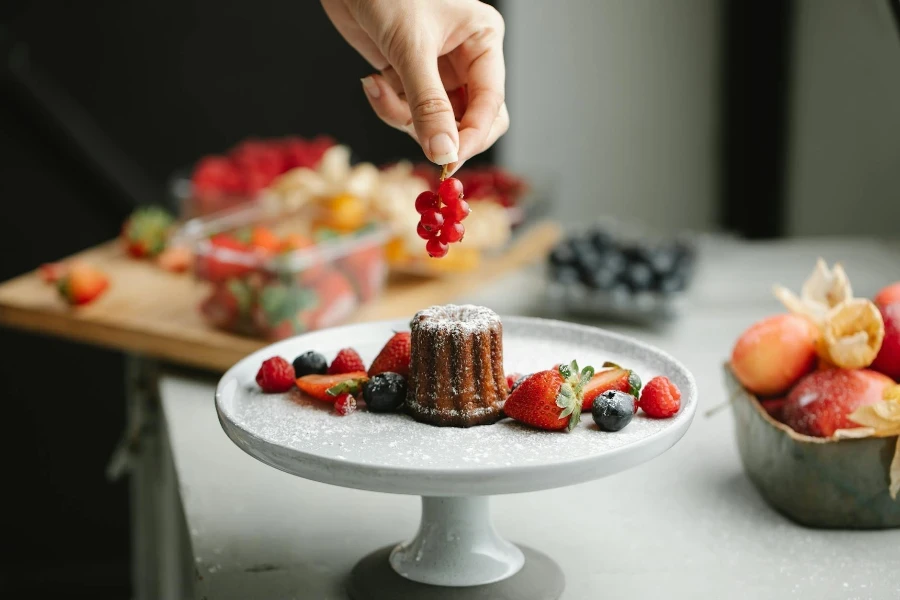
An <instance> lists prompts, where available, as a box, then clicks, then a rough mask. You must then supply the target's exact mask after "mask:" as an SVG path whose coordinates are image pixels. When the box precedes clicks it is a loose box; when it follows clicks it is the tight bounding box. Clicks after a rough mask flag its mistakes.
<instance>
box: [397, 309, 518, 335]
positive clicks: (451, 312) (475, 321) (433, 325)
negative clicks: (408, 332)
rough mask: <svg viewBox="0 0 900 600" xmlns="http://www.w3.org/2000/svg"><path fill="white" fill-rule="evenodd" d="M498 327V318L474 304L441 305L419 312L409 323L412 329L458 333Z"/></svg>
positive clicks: (492, 312)
mask: <svg viewBox="0 0 900 600" xmlns="http://www.w3.org/2000/svg"><path fill="white" fill-rule="evenodd" d="M496 325H500V317H499V316H498V315H497V313H495V312H494V311H492V310H491V309H489V308H485V307H484V306H475V305H474V304H443V305H439V306H432V307H430V308H426V309H424V310H420V311H419V312H417V313H416V315H415V316H414V317H413V318H412V320H411V321H410V324H409V326H410V327H411V328H413V329H415V328H416V327H423V328H428V329H440V330H450V331H453V330H455V331H460V332H475V331H485V330H486V329H490V328H491V327H493V326H496Z"/></svg>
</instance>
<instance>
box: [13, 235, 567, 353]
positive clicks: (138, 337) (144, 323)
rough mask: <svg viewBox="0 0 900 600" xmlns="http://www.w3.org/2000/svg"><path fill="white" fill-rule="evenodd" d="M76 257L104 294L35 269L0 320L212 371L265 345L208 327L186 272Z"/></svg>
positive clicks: (450, 293) (472, 283)
mask: <svg viewBox="0 0 900 600" xmlns="http://www.w3.org/2000/svg"><path fill="white" fill-rule="evenodd" d="M561 233H562V232H561V228H560V226H559V225H558V224H556V223H554V222H552V221H543V222H539V223H536V224H534V225H533V226H531V227H530V228H529V229H528V230H527V231H523V232H522V233H521V234H519V235H518V236H517V237H516V239H515V241H514V242H513V243H512V244H511V245H510V247H509V249H508V250H507V251H506V252H505V253H503V254H501V255H498V256H496V257H491V258H488V259H485V260H484V261H483V262H482V265H481V267H480V268H479V269H478V270H477V271H475V272H472V273H465V274H458V275H448V276H443V277H440V278H421V277H410V276H392V277H391V279H390V280H389V281H388V285H387V288H386V289H385V291H384V293H383V294H382V296H381V297H380V298H379V299H377V300H375V301H374V302H372V303H370V304H368V305H366V306H363V307H361V308H360V309H359V310H358V311H357V313H356V314H355V315H354V317H353V319H352V320H351V321H352V322H357V321H358V322H362V321H375V320H380V319H391V318H400V317H404V316H411V315H412V314H413V313H415V312H416V311H417V310H419V309H420V308H423V307H426V306H430V305H432V304H444V303H447V302H451V301H453V300H454V299H455V298H459V297H460V296H462V295H464V294H466V293H467V292H469V291H471V290H474V289H477V288H478V287H480V286H482V285H485V284H488V283H490V282H491V281H492V280H494V279H496V278H497V277H500V276H502V275H504V274H506V273H509V272H511V271H514V270H516V269H519V268H521V267H524V266H526V265H528V264H532V263H534V262H537V261H540V260H541V259H543V257H544V256H545V255H546V253H547V252H548V251H549V250H550V249H551V248H552V247H553V245H554V244H556V242H557V241H558V240H559V239H560V236H561ZM76 256H77V257H78V258H80V259H83V260H85V261H86V262H90V263H92V264H94V265H96V266H97V267H99V268H101V269H102V270H104V271H105V272H106V273H107V274H108V275H109V276H110V281H111V285H110V288H109V290H108V291H107V292H106V293H105V294H104V295H103V296H101V297H100V298H99V299H97V300H96V301H95V302H93V303H91V304H89V305H87V306H83V307H77V308H72V307H69V306H68V305H66V304H65V303H64V302H63V301H62V299H61V298H60V297H59V296H58V294H57V293H56V290H55V289H54V288H53V286H50V285H48V284H46V283H44V282H43V281H42V280H41V278H40V276H39V275H38V273H37V272H31V273H26V274H25V275H22V276H20V277H17V278H15V279H11V280H10V281H7V282H5V283H3V284H0V324H4V325H7V326H10V327H15V328H19V329H25V330H29V331H35V332H40V333H44V334H49V335H53V336H56V337H62V338H67V339H70V340H75V341H81V342H86V343H91V344H96V345H100V346H105V347H108V348H113V349H117V350H123V351H128V352H135V353H139V354H143V355H146V356H152V357H155V358H159V359H163V360H166V361H169V362H172V363H176V364H182V365H187V366H192V367H201V368H204V369H211V370H214V371H224V370H226V369H227V368H229V367H230V366H231V365H233V364H234V363H235V362H237V361H238V360H239V359H241V358H242V357H244V356H246V355H247V354H249V353H251V352H253V351H255V350H257V349H259V348H261V347H262V346H264V345H265V342H263V341H261V340H256V339H252V338H247V337H241V336H237V335H232V334H229V333H225V332H222V331H217V330H215V329H213V328H211V327H209V326H208V325H207V324H206V323H205V322H204V321H203V318H202V316H201V315H200V312H199V310H198V308H197V307H198V305H199V304H200V301H201V300H202V299H203V298H204V296H205V293H206V287H205V286H204V284H203V283H201V282H198V281H196V280H194V279H193V278H192V277H191V276H190V275H189V274H185V275H176V274H172V273H169V272H166V271H163V270H162V269H160V268H158V267H156V266H155V265H153V264H151V263H148V262H142V261H138V260H134V259H131V258H129V257H128V256H126V255H125V254H124V253H123V252H122V249H121V246H120V245H119V244H118V243H117V242H115V241H112V242H108V243H106V244H103V245H101V246H97V247H96V248H91V249H89V250H86V251H84V252H82V253H80V254H78V255H76ZM73 258H74V257H73Z"/></svg>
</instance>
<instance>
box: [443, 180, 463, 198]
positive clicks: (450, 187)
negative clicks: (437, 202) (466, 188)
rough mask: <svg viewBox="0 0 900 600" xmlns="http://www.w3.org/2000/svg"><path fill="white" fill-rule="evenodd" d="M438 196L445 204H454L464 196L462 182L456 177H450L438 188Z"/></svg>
mask: <svg viewBox="0 0 900 600" xmlns="http://www.w3.org/2000/svg"><path fill="white" fill-rule="evenodd" d="M438 195H439V196H440V197H441V200H443V202H444V204H453V203H455V202H456V201H457V200H459V199H460V198H462V195H463V185H462V182H461V181H460V180H459V179H457V178H456V177H448V178H447V179H445V180H443V181H442V182H441V185H439V186H438Z"/></svg>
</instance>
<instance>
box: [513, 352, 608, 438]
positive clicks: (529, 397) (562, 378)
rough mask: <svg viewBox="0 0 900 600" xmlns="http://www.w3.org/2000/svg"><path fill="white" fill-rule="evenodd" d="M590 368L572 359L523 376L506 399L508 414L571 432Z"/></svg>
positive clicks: (537, 424) (540, 427)
mask: <svg viewBox="0 0 900 600" xmlns="http://www.w3.org/2000/svg"><path fill="white" fill-rule="evenodd" d="M593 375H594V369H592V368H591V367H585V369H584V370H579V369H578V364H577V363H576V362H574V361H573V362H572V364H571V365H569V366H561V367H560V368H559V369H557V370H548V371H539V372H537V373H534V374H533V375H529V376H528V377H526V378H525V379H524V380H523V381H522V382H521V383H519V385H518V387H516V390H515V391H514V392H513V393H512V394H510V395H509V398H507V399H506V404H505V405H504V407H503V410H504V412H505V413H506V415H507V416H508V417H511V418H513V419H515V420H516V421H520V422H522V423H525V424H527V425H531V426H532V427H537V428H539V429H546V430H550V431H563V430H565V431H571V430H572V428H573V427H575V425H577V424H578V421H579V419H580V417H581V411H580V410H579V408H580V407H581V405H582V402H583V396H584V386H585V385H586V384H587V382H588V381H590V379H591V377H592V376H593Z"/></svg>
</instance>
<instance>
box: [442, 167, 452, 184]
mask: <svg viewBox="0 0 900 600" xmlns="http://www.w3.org/2000/svg"><path fill="white" fill-rule="evenodd" d="M449 171H450V165H444V166H442V167H441V181H443V180H445V179H447V177H449V176H450V173H449Z"/></svg>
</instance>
